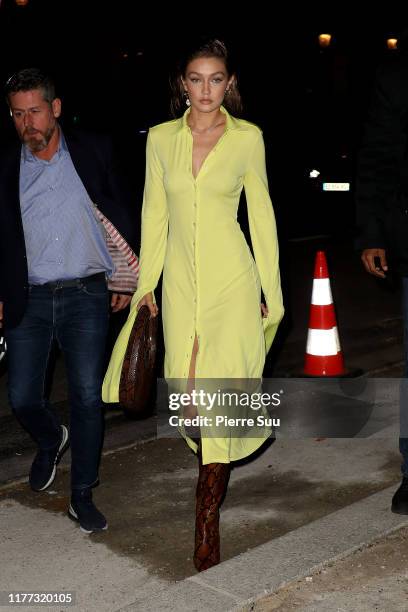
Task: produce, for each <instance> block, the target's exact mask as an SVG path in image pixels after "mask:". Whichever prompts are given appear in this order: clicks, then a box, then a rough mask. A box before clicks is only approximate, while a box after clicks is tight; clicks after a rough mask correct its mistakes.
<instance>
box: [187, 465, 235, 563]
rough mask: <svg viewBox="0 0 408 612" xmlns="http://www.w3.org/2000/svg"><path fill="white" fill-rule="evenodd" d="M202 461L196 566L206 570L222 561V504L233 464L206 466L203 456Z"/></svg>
mask: <svg viewBox="0 0 408 612" xmlns="http://www.w3.org/2000/svg"><path fill="white" fill-rule="evenodd" d="M199 462H200V463H199V465H200V468H199V470H200V471H199V475H198V482H197V491H196V528H195V549H194V565H195V567H196V569H197V570H198V571H199V572H202V571H203V570H206V569H208V568H209V567H212V566H213V565H217V563H219V562H220V532H219V519H220V506H221V504H222V501H223V499H224V497H225V494H226V492H227V487H228V479H229V475H230V464H229V463H209V464H207V465H203V464H202V461H201V457H200V455H199Z"/></svg>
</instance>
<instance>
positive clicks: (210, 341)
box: [103, 39, 283, 571]
mask: <svg viewBox="0 0 408 612" xmlns="http://www.w3.org/2000/svg"><path fill="white" fill-rule="evenodd" d="M186 106H187V109H186ZM172 109H173V112H174V115H175V116H176V117H178V118H176V119H174V120H173V121H169V122H166V123H162V124H160V125H157V126H155V127H153V128H151V129H150V131H149V134H148V140H147V150H146V155H147V159H146V179H145V190H144V200H143V209H142V239H141V251H140V277H139V284H138V289H137V291H136V293H135V294H134V296H133V300H132V306H131V311H130V314H129V319H128V321H127V323H126V324H125V326H124V328H123V329H122V332H121V334H120V335H119V337H118V340H117V342H116V345H115V348H114V351H113V354H112V358H111V362H110V365H109V368H108V372H107V374H106V377H105V381H104V388H103V399H104V401H106V402H117V401H118V395H119V391H118V389H119V380H120V372H121V368H122V363H123V357H124V353H125V350H126V346H127V342H128V338H129V334H130V330H131V328H132V325H133V322H134V319H135V316H136V313H137V310H138V309H139V308H140V307H141V306H142V305H143V304H146V305H147V306H148V307H149V309H150V312H151V315H152V316H156V315H157V314H158V308H157V305H156V304H155V301H154V294H153V291H154V289H155V288H156V286H157V283H158V281H159V278H160V276H161V273H162V271H163V289H162V311H163V331H164V341H165V363H164V374H165V378H166V380H167V381H171V380H182V379H183V380H184V381H189V382H190V385H189V389H190V390H191V389H192V387H193V386H194V383H193V385H191V381H194V380H197V379H218V380H223V382H224V385H225V384H227V383H226V381H230V382H231V387H234V384H233V380H234V379H235V380H236V379H241V380H248V379H261V377H262V372H263V368H264V363H265V356H266V353H267V352H268V350H269V349H270V347H271V344H272V341H273V338H274V336H275V333H276V330H277V327H278V324H279V322H280V320H281V318H282V316H283V306H282V295H281V288H280V276H279V264H278V243H277V236H276V226H275V218H274V213H273V208H272V203H271V200H270V197H269V192H268V181H267V176H266V169H265V151H264V142H263V138H262V132H261V130H260V129H259V128H258V127H257V126H256V125H254V124H252V123H249V122H247V121H244V120H242V119H238V118H237V115H238V114H239V113H240V111H241V98H240V95H239V92H238V88H237V81H236V76H235V72H234V70H233V68H232V67H231V66H230V58H229V55H228V52H227V49H226V47H225V45H224V43H223V42H222V41H220V40H217V39H211V40H207V41H205V42H203V43H202V44H200V45H199V46H197V47H196V48H194V49H193V50H191V51H190V52H189V53H188V54H187V56H186V58H185V60H184V62H183V63H182V64H180V67H179V71H178V74H177V77H176V78H175V79H174V82H173V99H172ZM230 113H231V114H230ZM180 114H181V116H180ZM243 188H244V190H245V196H246V201H247V208H248V220H249V228H250V235H251V242H252V247H253V252H254V256H255V261H254V258H253V257H252V254H251V251H250V249H249V246H248V244H247V242H246V240H245V237H244V235H243V233H242V231H241V229H240V226H239V224H238V221H237V210H238V204H239V199H240V194H241V191H242V189H243ZM261 287H262V290H263V293H264V296H265V299H266V305H264V304H261ZM269 435H270V429H269V428H265V431H264V437H262V436H259V435H258V436H257V437H252V438H251V437H247V436H238V435H237V436H234V435H226V436H222V437H217V436H216V435H215V436H214V435H209V436H208V435H206V436H202V437H201V440H200V444H199V446H198V445H197V443H196V441H194V440H192V439H191V438H187V442H188V444H189V445H190V447H191V448H192V449H193V450H194V451H197V450H198V451H199V453H198V454H199V460H200V473H199V479H198V485H197V495H196V503H197V506H196V510H197V514H196V517H197V518H196V542H195V553H194V564H195V566H196V568H197V569H198V570H199V571H201V570H203V569H207V568H208V567H211V566H212V565H215V564H216V563H218V562H219V559H220V548H219V531H218V520H219V507H220V504H221V502H222V499H223V497H224V495H225V493H226V488H227V483H228V478H229V468H230V462H231V461H236V460H238V459H242V458H244V457H247V456H249V455H250V454H251V453H252V452H254V451H255V450H256V449H257V448H259V447H260V446H261V444H262V443H263V442H264V440H265V437H267V436H269Z"/></svg>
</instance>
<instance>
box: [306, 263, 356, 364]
mask: <svg viewBox="0 0 408 612" xmlns="http://www.w3.org/2000/svg"><path fill="white" fill-rule="evenodd" d="M303 372H304V374H306V375H307V376H344V375H345V374H346V371H345V368H344V360H343V354H342V351H341V347H340V340H339V334H338V331H337V323H336V313H335V312H334V304H333V298H332V293H331V289H330V278H329V272H328V267H327V261H326V255H325V253H324V251H318V252H317V253H316V259H315V269H314V279H313V292H312V302H311V305H310V316H309V331H308V335H307V346H306V356H305V366H304V370H303Z"/></svg>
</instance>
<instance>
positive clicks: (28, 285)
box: [0, 69, 134, 533]
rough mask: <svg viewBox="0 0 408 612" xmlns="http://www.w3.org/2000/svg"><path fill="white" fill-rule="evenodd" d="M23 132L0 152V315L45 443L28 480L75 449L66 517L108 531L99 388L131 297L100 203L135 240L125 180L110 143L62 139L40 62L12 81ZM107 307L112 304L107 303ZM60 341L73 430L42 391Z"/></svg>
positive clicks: (30, 415) (26, 414)
mask: <svg viewBox="0 0 408 612" xmlns="http://www.w3.org/2000/svg"><path fill="white" fill-rule="evenodd" d="M6 97H7V101H8V104H9V108H10V114H11V117H12V119H13V122H14V126H15V128H16V131H17V134H18V136H19V139H20V143H19V144H18V146H16V145H13V146H12V147H10V148H9V149H8V150H7V151H6V152H5V153H4V155H3V157H1V156H0V200H1V203H2V206H1V210H0V245H1V246H0V262H1V267H0V318H1V321H2V324H4V328H5V336H6V340H7V345H8V370H9V399H10V403H11V406H12V409H13V411H14V413H15V414H16V416H17V418H18V419H19V421H20V423H21V424H22V425H23V427H24V428H25V429H26V430H27V431H28V432H29V434H30V435H31V436H32V438H33V439H34V440H35V442H36V443H37V444H38V452H37V454H36V457H35V459H34V462H33V464H32V467H31V471H30V476H29V481H30V485H31V487H32V489H34V490H35V491H43V490H45V489H46V488H47V487H49V486H50V485H51V483H52V482H53V480H54V478H55V473H56V466H57V464H58V462H59V460H60V459H61V456H62V454H63V453H64V451H65V450H66V449H67V447H68V444H69V443H70V445H71V458H72V464H71V485H72V495H71V503H70V506H69V510H68V513H69V516H70V517H71V518H73V519H75V520H77V521H78V522H79V524H80V527H81V529H82V530H83V531H85V532H87V533H91V532H93V531H101V530H105V529H106V528H107V521H106V519H105V517H104V516H103V514H102V513H101V512H100V511H99V510H98V509H97V508H96V506H95V504H94V503H93V500H92V488H93V487H94V486H95V485H96V484H97V483H98V464H99V459H100V451H101V447H102V437H103V433H102V432H103V427H102V426H103V413H102V401H101V385H102V379H103V374H104V371H103V370H104V359H105V347H106V337H107V331H108V321H109V306H111V307H112V310H113V311H114V312H115V311H118V310H122V309H123V308H125V307H126V306H127V305H128V304H129V302H130V299H131V296H129V295H127V294H116V293H114V294H113V295H112V297H111V300H109V292H108V288H107V279H108V278H109V277H110V276H111V274H112V273H113V271H114V265H113V262H112V259H111V257H110V255H109V251H108V248H107V245H106V240H105V235H104V232H103V229H102V226H101V224H100V223H99V221H98V219H97V217H96V216H95V212H94V207H93V202H94V203H95V204H97V205H98V207H99V208H100V209H101V211H102V212H103V213H104V214H105V215H106V216H107V217H108V218H109V219H110V220H111V221H112V223H113V224H114V225H115V226H116V227H117V229H118V230H119V232H121V234H122V235H124V236H125V237H126V239H127V240H128V241H129V242H130V244H131V245H132V235H129V232H132V231H133V230H132V229H131V228H132V226H133V225H134V222H133V219H132V215H131V207H130V201H131V196H130V194H129V193H126V185H125V183H124V182H123V181H121V178H120V175H119V173H118V172H116V170H117V167H116V165H115V163H114V158H113V155H112V151H111V147H110V145H109V142H108V140H107V139H106V138H104V137H102V136H97V135H91V134H81V133H76V134H75V133H73V134H69V133H68V132H67V133H66V134H65V133H63V132H62V129H61V127H60V125H59V123H58V118H59V117H60V114H61V100H60V99H59V98H58V97H56V95H55V87H54V84H53V82H52V80H51V79H50V78H49V77H48V76H47V75H45V74H43V73H42V72H41V71H39V70H38V69H25V70H22V71H20V72H18V73H16V74H15V75H13V77H11V79H9V81H8V82H7V84H6ZM109 302H110V303H109ZM54 341H56V342H57V343H58V344H59V346H60V348H61V350H62V353H63V356H64V361H65V364H66V368H67V378H68V384H69V400H70V410H71V418H70V434H68V430H67V428H66V427H65V426H64V425H61V424H60V423H59V421H58V419H57V417H56V415H55V413H54V412H52V411H51V410H50V409H49V406H48V403H47V399H46V397H45V392H44V387H45V378H46V372H47V366H48V360H49V355H50V351H51V347H52V344H53V342H54Z"/></svg>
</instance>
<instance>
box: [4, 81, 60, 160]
mask: <svg viewBox="0 0 408 612" xmlns="http://www.w3.org/2000/svg"><path fill="white" fill-rule="evenodd" d="M9 104H10V113H11V116H12V118H13V121H14V125H15V127H16V130H17V133H18V135H19V137H20V140H21V141H22V142H23V143H24V144H26V145H27V146H28V148H29V149H30V151H32V152H33V153H38V152H40V151H43V150H44V149H46V148H47V146H48V143H49V142H50V140H51V138H52V135H53V134H54V132H55V129H56V127H57V118H58V117H59V116H60V114H61V100H60V99H59V98H55V100H53V102H52V103H51V104H50V103H49V102H47V101H46V100H44V98H43V93H42V91H41V89H33V90H31V91H18V92H16V93H11V94H10V95H9Z"/></svg>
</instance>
